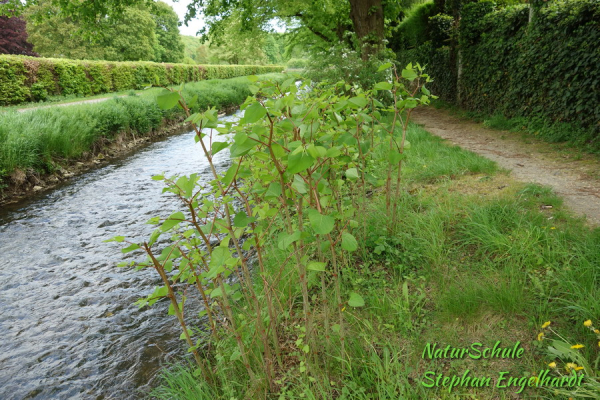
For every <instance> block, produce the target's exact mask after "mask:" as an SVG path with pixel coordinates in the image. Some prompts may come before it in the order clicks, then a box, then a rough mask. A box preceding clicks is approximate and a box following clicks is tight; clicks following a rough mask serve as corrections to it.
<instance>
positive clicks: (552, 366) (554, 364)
mask: <svg viewBox="0 0 600 400" xmlns="http://www.w3.org/2000/svg"><path fill="white" fill-rule="evenodd" d="M548 366H549V367H550V368H552V369H554V368H556V363H555V362H554V361H552V362H551V363H550V364H548Z"/></svg>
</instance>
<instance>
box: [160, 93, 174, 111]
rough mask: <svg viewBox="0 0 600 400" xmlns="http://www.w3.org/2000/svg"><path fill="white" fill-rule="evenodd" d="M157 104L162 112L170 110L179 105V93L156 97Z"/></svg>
mask: <svg viewBox="0 0 600 400" xmlns="http://www.w3.org/2000/svg"><path fill="white" fill-rule="evenodd" d="M156 102H157V103H158V107H159V108H160V109H161V110H168V109H171V108H173V107H175V106H176V105H177V103H178V102H179V93H177V92H168V93H164V94H161V95H159V96H156Z"/></svg>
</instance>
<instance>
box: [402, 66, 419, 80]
mask: <svg viewBox="0 0 600 400" xmlns="http://www.w3.org/2000/svg"><path fill="white" fill-rule="evenodd" d="M402 77H403V78H405V79H408V80H409V81H411V82H412V81H414V80H415V79H416V78H417V73H416V72H415V71H413V70H412V69H403V70H402Z"/></svg>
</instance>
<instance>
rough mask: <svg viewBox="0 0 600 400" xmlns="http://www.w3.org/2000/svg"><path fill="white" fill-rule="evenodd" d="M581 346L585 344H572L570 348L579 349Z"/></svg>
mask: <svg viewBox="0 0 600 400" xmlns="http://www.w3.org/2000/svg"><path fill="white" fill-rule="evenodd" d="M583 347H585V346H584V345H582V344H579V343H577V344H574V345H573V346H571V348H572V349H581V348H583Z"/></svg>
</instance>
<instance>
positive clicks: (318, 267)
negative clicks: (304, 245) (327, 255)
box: [306, 261, 327, 272]
mask: <svg viewBox="0 0 600 400" xmlns="http://www.w3.org/2000/svg"><path fill="white" fill-rule="evenodd" d="M326 266H327V264H326V263H324V262H319V261H311V262H309V263H308V265H307V266H306V269H307V270H309V271H319V272H323V271H325V267H326Z"/></svg>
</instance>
